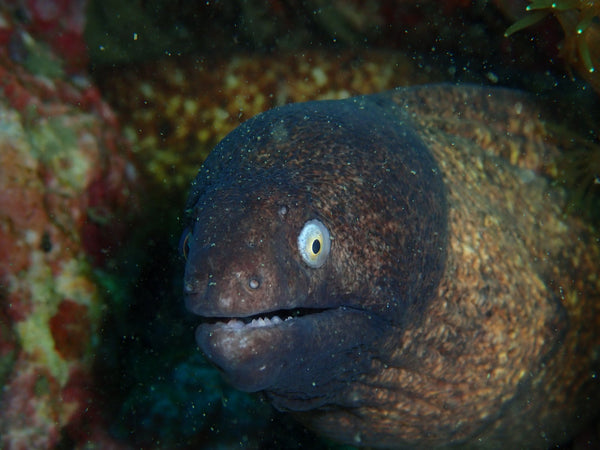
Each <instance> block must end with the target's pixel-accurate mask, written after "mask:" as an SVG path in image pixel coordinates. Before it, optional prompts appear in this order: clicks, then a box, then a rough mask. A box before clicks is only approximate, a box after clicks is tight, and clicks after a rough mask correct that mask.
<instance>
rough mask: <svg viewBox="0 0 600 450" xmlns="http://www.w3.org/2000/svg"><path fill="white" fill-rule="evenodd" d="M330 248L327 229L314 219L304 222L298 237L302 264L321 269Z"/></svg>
mask: <svg viewBox="0 0 600 450" xmlns="http://www.w3.org/2000/svg"><path fill="white" fill-rule="evenodd" d="M330 248H331V240H330V238H329V231H328V230H327V227H326V226H325V225H323V224H322V223H321V222H320V221H318V220H316V219H313V220H309V221H308V222H306V223H305V224H304V227H302V231H300V234H299V235H298V250H299V251H300V255H301V256H302V259H303V260H304V262H305V263H306V264H308V265H309V266H310V267H314V268H317V267H321V266H322V265H323V264H325V261H326V260H327V256H328V255H329V249H330Z"/></svg>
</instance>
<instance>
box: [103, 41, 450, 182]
mask: <svg viewBox="0 0 600 450" xmlns="http://www.w3.org/2000/svg"><path fill="white" fill-rule="evenodd" d="M95 77H96V79H97V82H98V84H99V86H100V88H101V89H102V91H103V92H104V95H105V98H106V100H107V101H108V102H109V103H111V105H112V106H113V107H114V108H115V110H116V111H118V113H119V116H120V119H121V121H122V122H123V123H124V124H126V125H125V126H124V133H125V134H126V135H127V136H128V137H129V139H130V140H131V141H132V142H133V146H134V151H135V153H136V156H137V157H138V158H140V161H143V162H144V163H143V164H141V165H140V166H141V170H144V171H147V172H148V175H149V178H151V179H153V180H155V182H157V183H160V184H163V185H166V187H167V188H168V189H172V190H177V191H183V190H185V189H187V186H188V184H189V182H190V180H191V179H192V178H193V177H194V175H195V174H196V172H197V170H198V166H199V164H200V162H201V161H203V160H204V158H206V156H207V155H208V153H209V152H210V150H211V149H212V147H213V146H214V145H215V144H216V143H217V142H219V141H220V140H221V139H222V138H223V137H224V136H225V135H226V134H227V133H228V132H229V131H231V130H232V129H233V128H235V127H236V126H237V125H239V124H240V123H241V122H243V121H245V120H247V119H249V118H251V117H253V116H254V115H256V114H258V113H260V112H262V111H265V110H267V109H269V108H273V107H275V106H278V105H282V104H284V103H290V102H301V101H307V100H317V99H339V98H347V97H350V96H354V95H360V94H367V93H372V92H378V91H382V90H385V89H392V88H393V87H396V86H402V85H408V84H415V83H425V82H431V81H434V80H441V79H442V75H441V73H440V72H439V71H437V72H436V71H434V70H433V69H432V68H431V66H428V67H419V66H417V65H415V64H414V63H413V62H412V61H411V60H410V59H409V58H408V57H406V56H404V55H403V54H401V53H391V52H376V51H371V52H362V53H361V54H357V53H356V52H350V51H345V52H327V51H305V52H302V53H301V54H293V53H289V54H285V55H277V56H270V55H261V56H260V57H257V56H255V55H245V54H239V55H235V56H232V57H229V58H227V59H223V58H215V57H212V58H208V57H206V58H193V57H191V58H180V59H163V60H161V62H160V63H159V64H156V63H151V64H136V65H134V66H129V67H126V68H119V69H118V70H115V69H112V68H109V69H104V70H97V71H96V72H95Z"/></svg>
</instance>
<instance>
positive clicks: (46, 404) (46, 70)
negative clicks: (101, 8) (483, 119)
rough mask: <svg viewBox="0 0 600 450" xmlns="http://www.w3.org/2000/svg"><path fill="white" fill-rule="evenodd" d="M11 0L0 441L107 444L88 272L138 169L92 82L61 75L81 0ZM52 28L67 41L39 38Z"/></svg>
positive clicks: (93, 285) (128, 204)
mask: <svg viewBox="0 0 600 450" xmlns="http://www.w3.org/2000/svg"><path fill="white" fill-rule="evenodd" d="M9 3H10V4H11V5H10V6H7V5H6V4H5V5H4V6H3V7H2V8H1V9H0V18H1V22H2V30H1V31H2V32H1V33H0V40H1V41H2V42H1V45H0V92H1V95H0V383H1V384H2V386H3V389H2V394H1V397H0V447H2V448H5V449H26V448H52V447H55V446H56V445H58V444H59V443H61V442H63V443H64V442H70V443H72V444H81V443H84V442H88V441H93V442H96V443H104V445H108V444H109V441H110V440H109V439H108V438H106V436H105V433H104V432H103V431H102V428H101V427H99V426H98V425H99V423H100V419H99V415H98V411H97V409H96V407H95V405H94V404H93V400H94V395H95V394H94V392H93V388H92V375H91V370H92V369H91V366H92V362H93V356H94V351H95V350H94V349H95V348H96V346H97V344H98V329H99V324H100V319H101V316H102V312H103V307H102V305H103V293H102V292H101V291H100V289H99V287H98V285H97V282H96V280H95V278H94V276H93V272H92V270H93V268H94V266H97V265H101V264H102V263H103V262H104V261H105V260H106V258H107V257H110V256H111V253H112V252H113V250H114V247H113V245H115V244H116V242H117V239H118V236H120V235H121V234H122V231H123V225H122V224H119V220H120V215H121V214H122V213H124V211H125V208H127V209H128V210H133V209H135V202H134V201H133V198H132V197H130V187H131V186H132V185H133V182H134V181H135V180H134V179H135V173H136V172H135V170H134V169H133V166H132V165H131V164H130V163H128V161H127V160H126V159H125V158H124V157H123V156H122V155H123V154H126V150H127V147H126V145H125V144H124V141H123V140H122V139H121V138H120V134H119V129H118V126H117V122H116V120H115V117H114V116H113V114H112V113H111V111H110V108H109V107H108V106H107V104H105V103H104V102H103V101H102V100H101V99H100V95H99V92H98V90H97V89H96V88H95V87H94V86H93V85H92V84H91V82H90V81H89V80H88V79H87V78H86V77H84V76H81V75H77V76H68V75H66V74H67V72H68V71H70V70H71V69H69V66H71V68H73V67H74V66H76V65H77V63H76V62H77V61H80V60H81V57H82V55H81V51H80V50H81V48H84V47H82V46H83V42H82V40H81V28H77V27H75V30H74V32H73V34H69V33H68V30H69V29H71V28H69V27H70V25H69V24H70V23H71V22H70V21H69V20H70V18H71V17H72V16H76V17H80V18H81V17H83V7H84V3H83V2H68V1H67V2H62V3H58V2H55V3H51V4H47V3H44V2H27V4H17V3H18V2H9ZM13 3H14V4H13ZM43 6H46V7H48V8H50V7H51V8H50V9H48V8H47V9H46V10H45V13H47V14H46V15H45V16H43V17H42V16H39V14H41V12H40V11H41V10H40V9H39V8H42V7H43ZM52 8H56V10H52ZM74 8H75V9H74ZM16 10H20V11H25V12H27V13H28V14H29V16H28V22H27V28H28V29H29V30H30V31H31V33H30V32H29V31H27V29H26V28H25V27H24V26H22V24H21V23H20V22H18V21H17V20H16V19H15V11H16ZM17 15H18V14H17ZM81 26H82V25H81ZM42 29H43V30H45V31H43V32H42V31H40V30H42ZM56 30H61V33H62V34H61V35H60V36H61V38H60V39H62V41H60V42H58V41H51V42H50V44H51V45H49V46H48V45H46V44H45V43H42V40H44V39H46V38H47V37H48V34H46V33H49V34H51V35H55V32H56ZM38 35H39V36H41V38H40V40H38ZM69 36H70V37H69ZM57 39H59V38H58V37H57ZM70 45H71V46H72V50H68V49H67V48H66V47H69V46H70ZM65 46H66V47H65ZM58 47H60V48H61V49H62V50H60V51H57V50H56V49H57V48H58ZM69 48H71V47H69ZM61 52H62V53H61ZM71 63H73V64H72V65H71Z"/></svg>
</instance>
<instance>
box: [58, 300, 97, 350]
mask: <svg viewBox="0 0 600 450" xmlns="http://www.w3.org/2000/svg"><path fill="white" fill-rule="evenodd" d="M50 331H51V332H52V338H53V339H54V348H55V349H56V351H57V352H58V353H59V354H60V355H61V356H62V357H63V358H65V359H79V358H81V357H82V356H83V355H84V354H85V352H86V350H87V348H88V343H89V340H90V333H91V328H90V319H89V317H88V311H87V307H85V306H84V305H81V304H79V303H75V302H74V301H72V300H65V301H63V302H62V303H61V304H60V306H59V307H58V312H57V313H56V314H55V315H54V316H53V317H52V318H51V319H50Z"/></svg>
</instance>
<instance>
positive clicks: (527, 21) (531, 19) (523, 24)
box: [504, 11, 548, 37]
mask: <svg viewBox="0 0 600 450" xmlns="http://www.w3.org/2000/svg"><path fill="white" fill-rule="evenodd" d="M547 15H548V11H535V12H533V13H528V14H526V15H525V16H524V17H522V18H521V19H519V20H517V21H516V22H515V23H513V24H512V25H511V26H510V27H508V28H507V29H506V31H505V32H504V36H505V37H508V36H510V35H511V34H513V33H516V32H517V31H521V30H522V29H523V28H527V27H530V26H531V25H534V24H536V23H538V22H539V21H541V20H542V19H543V18H544V17H546V16H547Z"/></svg>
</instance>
